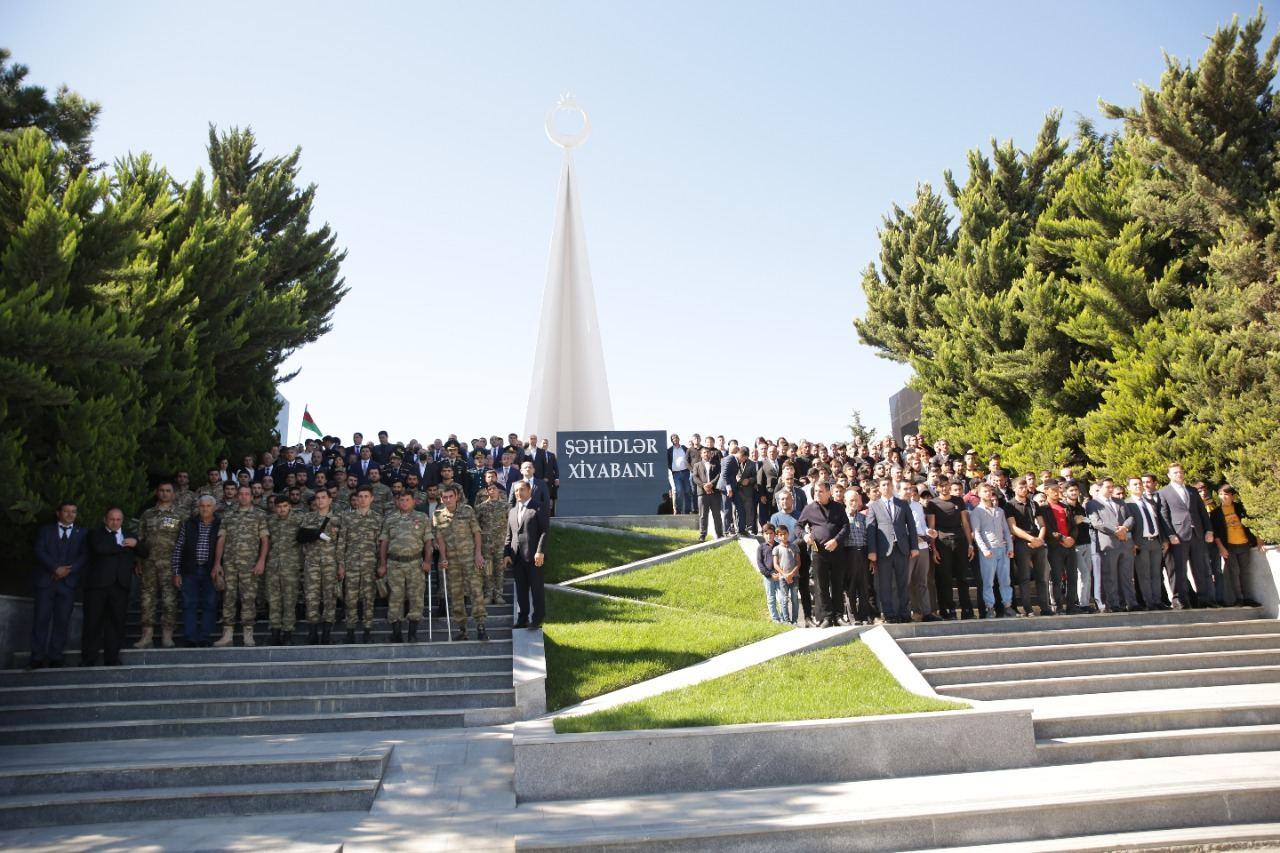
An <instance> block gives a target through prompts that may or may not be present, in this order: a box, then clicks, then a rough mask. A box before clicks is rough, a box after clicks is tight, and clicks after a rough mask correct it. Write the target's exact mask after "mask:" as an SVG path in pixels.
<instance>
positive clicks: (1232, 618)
mask: <svg viewBox="0 0 1280 853" xmlns="http://www.w3.org/2000/svg"><path fill="white" fill-rule="evenodd" d="M1264 617H1265V614H1264V612H1263V609H1262V608H1261V607H1219V608H1213V609H1203V610H1150V611H1146V610H1144V611H1142V612H1139V613H1087V614H1080V615H1075V616H1033V617H1030V618H1015V617H1006V618H1003V619H961V620H946V621H939V622H911V623H908V624H905V625H886V626H885V629H886V630H887V631H888V632H889V633H890V634H891V635H892V636H893V637H894V638H895V639H901V638H907V637H937V636H941V635H967V634H1004V633H1012V632H1028V631H1060V630H1064V629H1068V628H1116V627H1126V628H1127V627H1135V626H1139V625H1182V624H1187V623H1205V622H1240V621H1245V620H1250V619H1263V618H1264ZM1270 621H1271V622H1272V624H1273V625H1274V624H1275V622H1274V620H1270Z"/></svg>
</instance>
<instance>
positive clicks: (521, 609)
mask: <svg viewBox="0 0 1280 853" xmlns="http://www.w3.org/2000/svg"><path fill="white" fill-rule="evenodd" d="M512 493H513V494H514V495H515V499H516V502H515V506H513V507H511V509H510V510H509V511H508V512H507V538H506V542H505V543H504V546H503V557H502V564H503V565H504V566H508V567H511V569H512V574H513V575H514V576H515V581H516V609H517V613H516V621H515V624H514V625H513V627H515V628H529V629H530V630H533V631H536V630H538V629H539V628H541V627H542V620H543V618H544V616H545V615H546V599H545V594H544V591H543V576H542V563H543V559H544V554H543V549H544V548H545V547H546V539H547V528H548V522H547V520H546V519H545V518H544V517H543V514H542V513H541V512H539V511H538V510H537V509H536V508H534V507H533V506H531V505H530V503H529V500H530V498H531V497H532V490H531V489H530V487H529V484H528V482H526V481H524V480H520V481H519V482H517V483H516V484H515V487H514V488H513V489H512Z"/></svg>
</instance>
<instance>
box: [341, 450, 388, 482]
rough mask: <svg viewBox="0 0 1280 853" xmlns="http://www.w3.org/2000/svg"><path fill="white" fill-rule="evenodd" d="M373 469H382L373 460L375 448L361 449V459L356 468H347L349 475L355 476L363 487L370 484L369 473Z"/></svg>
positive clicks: (357, 461) (358, 460)
mask: <svg viewBox="0 0 1280 853" xmlns="http://www.w3.org/2000/svg"><path fill="white" fill-rule="evenodd" d="M373 468H381V466H380V465H378V463H377V462H376V461H375V460H374V458H373V448H372V447H362V448H360V458H359V459H357V460H356V464H355V467H354V468H350V467H349V468H347V473H348V474H355V475H356V480H357V481H358V482H359V483H360V485H362V486H363V485H365V484H367V483H368V482H369V471H370V470H371V469H373Z"/></svg>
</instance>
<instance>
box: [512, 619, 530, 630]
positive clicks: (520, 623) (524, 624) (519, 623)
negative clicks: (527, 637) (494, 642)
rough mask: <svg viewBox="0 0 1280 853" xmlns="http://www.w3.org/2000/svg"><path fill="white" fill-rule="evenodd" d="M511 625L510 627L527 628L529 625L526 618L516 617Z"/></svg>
mask: <svg viewBox="0 0 1280 853" xmlns="http://www.w3.org/2000/svg"><path fill="white" fill-rule="evenodd" d="M511 627H512V628H528V627H529V620H528V619H517V620H516V623H515V624H514V625H512V626H511Z"/></svg>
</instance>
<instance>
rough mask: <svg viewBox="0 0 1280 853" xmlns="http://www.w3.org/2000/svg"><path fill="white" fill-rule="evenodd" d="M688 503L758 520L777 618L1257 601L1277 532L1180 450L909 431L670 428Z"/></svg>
mask: <svg viewBox="0 0 1280 853" xmlns="http://www.w3.org/2000/svg"><path fill="white" fill-rule="evenodd" d="M667 470H668V474H669V478H668V484H669V487H670V491H669V494H668V496H667V498H666V499H665V500H664V505H669V506H670V507H671V511H672V512H675V513H697V515H698V532H699V536H700V538H701V539H706V537H707V536H708V535H710V536H714V537H720V536H732V535H738V536H742V535H750V536H759V537H760V538H761V539H762V541H761V544H760V548H759V551H758V554H757V558H756V567H757V569H758V570H759V572H760V574H761V576H762V577H763V579H764V590H765V597H766V601H767V607H768V612H769V616H770V618H771V619H774V620H776V621H781V622H791V623H794V624H799V625H807V626H815V627H830V626H834V625H839V624H867V623H869V622H872V621H876V622H889V623H895V622H909V621H913V620H915V619H919V620H922V621H926V622H932V621H938V620H945V619H990V618H1003V617H1030V616H1036V615H1041V616H1053V615H1058V614H1065V613H1099V612H1108V611H1110V612H1124V611H1134V610H1168V609H1182V608H1192V607H1208V608H1212V607H1224V606H1225V607H1231V606H1237V605H1243V606H1254V607H1256V606H1258V601H1257V596H1256V594H1255V593H1253V591H1251V590H1249V589H1247V588H1246V586H1245V567H1246V565H1247V562H1248V560H1249V554H1250V551H1251V550H1252V549H1254V548H1257V549H1261V548H1262V547H1263V543H1262V542H1261V541H1260V540H1259V539H1258V538H1257V537H1256V536H1255V535H1254V534H1253V532H1252V531H1251V530H1250V529H1249V526H1248V524H1247V523H1246V519H1247V518H1248V513H1247V511H1246V510H1245V507H1244V505H1243V503H1241V501H1240V499H1239V496H1238V495H1237V493H1236V490H1235V489H1234V488H1233V487H1232V486H1231V485H1230V484H1222V485H1220V486H1218V487H1217V488H1216V489H1214V488H1213V487H1211V486H1210V485H1209V484H1206V483H1203V482H1194V483H1193V482H1188V481H1187V478H1186V472H1185V471H1184V469H1183V467H1182V465H1181V464H1180V463H1178V462H1176V461H1174V462H1171V463H1170V464H1169V465H1168V467H1167V469H1166V470H1165V471H1164V472H1162V474H1159V475H1157V474H1154V473H1151V472H1132V473H1131V474H1129V476H1127V477H1125V478H1123V479H1115V478H1112V477H1100V478H1097V479H1094V480H1093V481H1092V482H1090V481H1087V480H1086V479H1085V478H1083V477H1077V476H1076V473H1075V471H1074V470H1073V469H1072V468H1071V467H1070V466H1058V467H1057V468H1055V469H1047V470H1041V471H1031V472H1025V473H1022V474H1020V475H1017V476H1012V475H1011V473H1010V472H1009V471H1008V470H1006V468H1005V467H1004V466H1003V464H1002V461H1001V456H1000V454H999V453H998V452H997V453H991V454H988V455H987V456H986V458H985V460H984V459H982V458H981V457H980V456H979V454H978V451H977V450H976V449H969V450H967V451H965V452H964V453H963V454H958V453H953V452H952V450H951V446H950V443H949V442H948V441H947V440H946V439H941V440H939V441H937V442H935V443H933V444H929V443H928V442H927V441H926V440H925V438H924V436H920V435H908V436H906V437H905V439H904V446H902V447H899V446H898V443H897V441H896V440H895V439H893V438H884V439H882V440H880V441H877V442H873V443H871V444H860V443H857V442H849V443H844V442H834V443H832V444H831V445H829V446H828V445H825V444H820V443H813V442H809V441H805V440H801V441H798V442H796V443H794V444H793V443H791V442H789V441H788V440H787V439H786V438H785V437H779V438H778V439H777V440H775V441H770V440H768V439H766V438H764V437H761V438H758V439H757V440H756V441H755V443H754V444H753V445H751V446H747V445H741V444H739V443H738V442H737V441H736V440H729V441H726V440H725V437H724V436H722V435H721V436H710V435H708V436H706V437H703V436H699V435H696V434H695V435H693V436H692V438H691V440H690V441H689V443H688V444H687V445H686V444H685V443H684V442H682V441H681V438H680V436H679V435H672V436H671V443H670V446H669V447H668V448H667Z"/></svg>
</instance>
